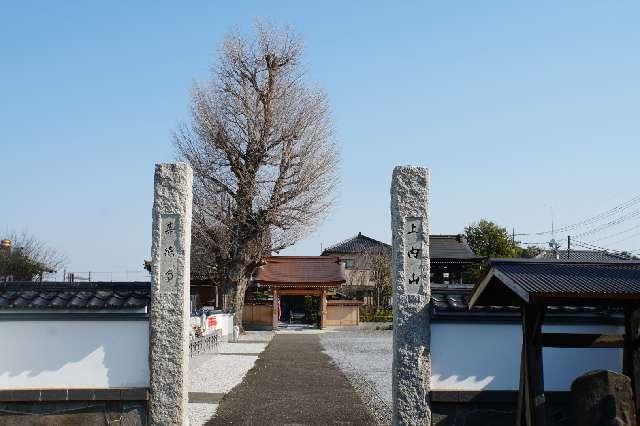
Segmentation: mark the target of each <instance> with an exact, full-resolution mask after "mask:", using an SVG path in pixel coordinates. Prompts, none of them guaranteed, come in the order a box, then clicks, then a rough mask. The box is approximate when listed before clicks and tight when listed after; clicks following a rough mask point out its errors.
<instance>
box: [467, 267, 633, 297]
mask: <svg viewBox="0 0 640 426" xmlns="http://www.w3.org/2000/svg"><path fill="white" fill-rule="evenodd" d="M623 301H640V262H639V261H616V262H578V261H575V262H574V261H571V262H569V261H559V260H538V259H492V260H490V263H489V269H488V272H487V273H486V274H485V275H484V277H483V278H482V280H481V281H480V282H479V283H478V285H476V287H475V288H474V291H473V294H472V295H471V299H470V305H483V306H486V305H489V306H490V305H507V304H515V305H519V304H520V303H522V302H525V303H544V304H573V305H575V304H584V303H587V302H588V303H611V304H615V303H621V302H623Z"/></svg>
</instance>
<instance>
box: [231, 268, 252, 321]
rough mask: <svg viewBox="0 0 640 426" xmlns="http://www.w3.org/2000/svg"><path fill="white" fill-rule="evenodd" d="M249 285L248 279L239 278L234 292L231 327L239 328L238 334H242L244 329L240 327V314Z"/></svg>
mask: <svg viewBox="0 0 640 426" xmlns="http://www.w3.org/2000/svg"><path fill="white" fill-rule="evenodd" d="M248 285H249V279H247V278H246V277H243V278H241V279H240V280H239V281H238V283H237V286H236V292H235V294H234V298H233V307H234V308H235V312H236V313H235V317H234V320H233V325H237V326H238V327H239V328H240V332H241V333H244V327H243V325H242V313H243V311H244V296H245V293H246V291H247V286H248Z"/></svg>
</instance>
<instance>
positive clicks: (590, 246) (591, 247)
mask: <svg viewBox="0 0 640 426" xmlns="http://www.w3.org/2000/svg"><path fill="white" fill-rule="evenodd" d="M572 242H573V243H574V244H576V245H578V246H580V247H583V248H586V249H589V250H595V251H601V252H604V253H609V254H613V255H615V256H620V257H625V258H629V253H632V252H633V251H636V250H625V251H620V250H613V249H610V248H606V247H601V246H596V245H594V244H589V243H586V242H584V241H575V240H572Z"/></svg>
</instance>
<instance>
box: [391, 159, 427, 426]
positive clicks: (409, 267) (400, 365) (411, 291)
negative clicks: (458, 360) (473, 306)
mask: <svg viewBox="0 0 640 426" xmlns="http://www.w3.org/2000/svg"><path fill="white" fill-rule="evenodd" d="M428 195H429V170H428V169H426V168H423V167H415V166H401V167H400V166H399V167H396V168H395V169H394V170H393V178H392V180H391V231H392V234H393V258H392V267H393V269H392V276H393V424H394V425H429V424H431V407H430V404H429V383H430V381H431V352H430V348H429V344H430V338H431V329H430V316H429V315H430V314H429V301H430V297H431V289H430V284H431V283H430V277H429V214H428V212H429V209H428Z"/></svg>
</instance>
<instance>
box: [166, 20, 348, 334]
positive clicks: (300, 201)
mask: <svg viewBox="0 0 640 426" xmlns="http://www.w3.org/2000/svg"><path fill="white" fill-rule="evenodd" d="M302 53H303V49H302V43H301V40H300V38H299V37H298V36H297V35H296V34H294V33H293V32H292V31H291V30H289V29H287V28H284V29H277V28H274V27H271V26H267V25H262V24H258V25H257V33H256V37H255V38H252V39H249V38H245V37H242V36H240V35H237V34H232V35H230V36H228V37H227V38H226V39H225V41H224V42H223V43H222V47H221V49H220V56H219V64H218V67H217V68H216V69H215V70H214V72H213V78H212V81H211V82H210V83H209V84H206V85H196V86H195V87H194V89H193V95H192V104H191V111H192V119H191V122H190V123H189V124H187V125H184V126H182V128H181V129H180V130H179V131H178V132H177V133H176V136H175V146H176V148H177V150H178V152H179V154H180V156H181V157H182V158H183V159H184V160H185V161H187V162H188V163H190V164H191V166H192V167H193V171H194V226H195V228H196V229H195V231H194V236H195V238H194V241H196V244H198V246H199V247H201V248H203V249H205V250H208V252H209V253H211V258H212V260H213V261H215V264H216V265H217V267H219V268H220V269H221V270H223V271H224V275H225V276H226V281H227V282H228V283H229V285H228V290H229V291H231V292H232V300H233V307H234V308H235V310H236V324H237V325H239V326H240V327H242V309H243V307H244V296H245V291H246V288H247V285H248V283H249V279H250V277H251V274H252V272H253V270H254V268H255V267H256V266H257V265H258V264H259V262H260V258H261V257H262V256H263V255H264V254H268V253H270V252H271V251H279V250H281V249H284V248H285V247H288V246H290V245H292V244H293V243H295V242H296V241H298V240H299V239H301V238H302V237H304V236H306V235H307V234H308V233H309V232H311V231H312V230H313V229H314V228H315V226H316V225H317V224H318V223H319V222H320V221H321V220H322V219H323V218H324V217H325V216H326V215H327V213H328V211H329V208H330V207H331V205H332V201H333V199H332V193H333V190H334V188H335V187H336V184H337V180H338V179H337V164H338V149H337V145H336V142H335V140H334V136H333V134H334V132H333V123H332V120H331V115H330V111H329V105H328V102H327V99H326V96H325V95H324V93H323V92H322V91H320V90H318V89H314V88H310V87H309V86H308V85H307V84H306V83H305V81H304V78H303V77H304V70H303V68H302Z"/></svg>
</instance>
